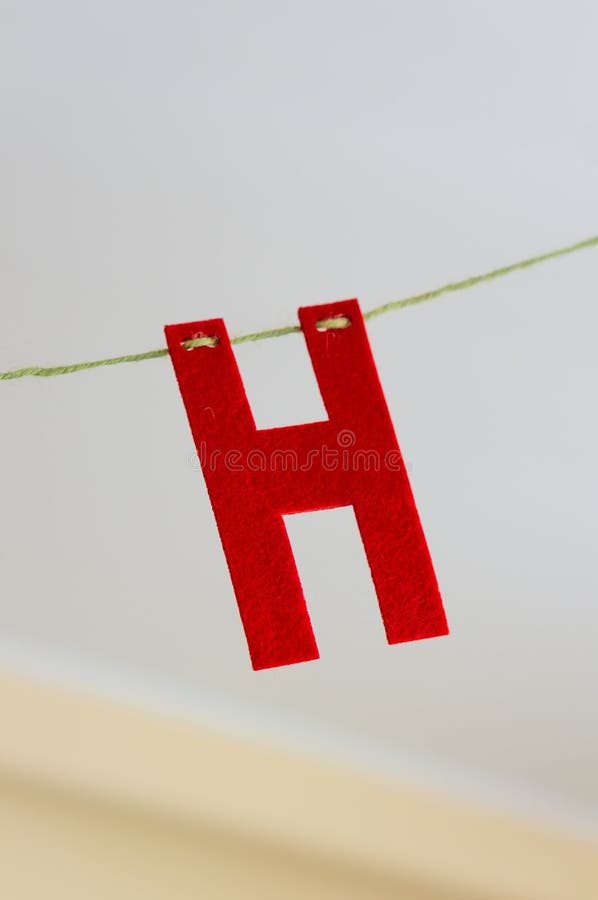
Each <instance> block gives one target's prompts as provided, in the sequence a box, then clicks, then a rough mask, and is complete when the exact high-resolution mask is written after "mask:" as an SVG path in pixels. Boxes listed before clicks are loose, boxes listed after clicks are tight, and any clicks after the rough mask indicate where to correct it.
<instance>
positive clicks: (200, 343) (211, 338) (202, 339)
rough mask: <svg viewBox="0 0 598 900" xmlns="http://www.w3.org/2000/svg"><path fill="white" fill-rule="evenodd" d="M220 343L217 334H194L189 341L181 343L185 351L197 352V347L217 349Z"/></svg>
mask: <svg viewBox="0 0 598 900" xmlns="http://www.w3.org/2000/svg"><path fill="white" fill-rule="evenodd" d="M219 343H220V338H218V337H216V335H215V334H212V335H209V334H194V335H193V337H192V338H190V339H189V340H188V341H181V346H182V347H184V348H185V350H195V349H196V348H197V347H217V346H218V344H219Z"/></svg>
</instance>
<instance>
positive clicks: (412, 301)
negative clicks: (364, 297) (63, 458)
mask: <svg viewBox="0 0 598 900" xmlns="http://www.w3.org/2000/svg"><path fill="white" fill-rule="evenodd" d="M597 244H598V235H597V236H596V237H591V238H587V239H586V240H584V241H578V242H577V243H575V244H569V245H568V246H567V247H560V248H559V249H558V250H551V251H550V252H549V253H541V254H540V255H539V256H531V257H530V258H529V259H523V260H521V261H520V262H516V263H511V265H509V266H503V267H502V268H500V269H493V270H492V271H491V272H485V273H484V274H483V275H472V276H470V277H469V278H465V279H463V281H453V282H449V283H448V284H445V285H443V286H442V287H439V288H435V289H434V290H433V291H426V292H425V293H423V294H414V295H413V296H412V297H405V298H404V299H402V300H391V301H390V302H389V303H383V304H382V305H381V306H376V307H374V309H370V310H369V311H368V312H366V313H364V316H363V317H364V319H366V320H369V319H375V318H376V317H377V316H381V315H384V313H387V312H392V311H393V310H396V309H405V308H406V307H407V306H417V305H418V304H419V303H426V302H427V301H428V300H434V299H436V298H437V297H442V296H443V295H444V294H452V293H455V292H456V291H464V290H466V289H467V288H471V287H475V285H477V284H481V283H482V282H484V281H494V279H496V278H502V277H503V276H504V275H510V274H511V273H512V272H518V271H520V270H521V269H529V268H530V267H531V266H536V265H538V263H542V262H546V261H547V260H549V259H556V258H557V257H559V256H567V255H568V254H569V253H575V252H576V251H577V250H584V249H586V248H587V247H595V246H596V245H597ZM323 321H324V320H323ZM336 327H339V326H338V325H337V326H336ZM299 331H301V328H300V326H299V325H286V326H285V327H283V328H269V329H267V330H265V331H254V332H252V333H250V334H241V335H238V336H237V337H234V338H232V341H231V343H232V344H247V343H250V342H253V341H263V340H265V339H266V338H276V337H282V336H283V335H285V334H295V333H296V332H299ZM161 356H168V350H167V349H166V347H164V348H161V349H159V350H146V351H145V353H129V354H127V355H126V356H114V357H111V358H109V359H94V360H91V361H89V362H81V363H74V364H73V365H70V366H50V367H45V368H44V367H42V366H29V367H27V368H25V369H13V370H12V371H10V372H0V381H10V380H12V379H13V378H25V376H27V375H34V376H37V377H42V378H48V377H50V376H53V375H69V374H70V373H71V372H83V371H85V369H97V368H100V367H101V366H118V365H120V364H121V363H129V362H142V360H145V359H158V358H159V357H161Z"/></svg>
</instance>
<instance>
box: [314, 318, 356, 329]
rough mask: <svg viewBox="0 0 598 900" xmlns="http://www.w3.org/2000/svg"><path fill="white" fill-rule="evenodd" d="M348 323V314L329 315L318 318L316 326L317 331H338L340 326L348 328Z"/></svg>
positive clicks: (349, 320) (349, 322)
mask: <svg viewBox="0 0 598 900" xmlns="http://www.w3.org/2000/svg"><path fill="white" fill-rule="evenodd" d="M350 324H351V319H350V318H349V316H343V315H340V316H331V317H330V318H329V319H319V320H318V321H317V322H316V328H317V329H318V331H338V330H339V329H341V328H348V327H349V325H350Z"/></svg>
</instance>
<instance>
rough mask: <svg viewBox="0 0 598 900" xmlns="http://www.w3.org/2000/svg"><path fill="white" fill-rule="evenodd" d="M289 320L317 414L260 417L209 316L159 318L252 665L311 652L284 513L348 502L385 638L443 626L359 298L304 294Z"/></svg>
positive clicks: (221, 331) (314, 654)
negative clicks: (262, 420) (268, 422)
mask: <svg viewBox="0 0 598 900" xmlns="http://www.w3.org/2000/svg"><path fill="white" fill-rule="evenodd" d="M299 320H300V323H301V328H302V331H303V335H304V338H305V341H306V343H307V348H308V351H309V355H310V357H311V362H312V365H313V368H314V371H315V375H316V378H317V381H318V385H319V387H320V392H321V394H322V398H323V401H324V405H325V407H326V410H327V413H328V419H327V420H325V421H322V422H311V423H309V424H305V425H294V426H288V427H281V428H266V429H258V428H256V425H255V421H254V418H253V415H252V412H251V409H250V407H249V403H248V401H247V396H246V394H245V389H244V387H243V383H242V380H241V376H240V374H239V370H238V367H237V364H236V361H235V357H234V353H233V350H232V347H231V344H230V340H229V338H228V335H227V332H226V328H225V325H224V322H223V321H222V319H210V320H206V321H202V322H192V323H188V324H183V325H168V326H166V328H165V332H166V339H167V343H168V348H169V351H170V356H171V359H172V362H173V365H174V370H175V373H176V377H177V380H178V384H179V388H180V391H181V394H182V397H183V402H184V404H185V408H186V411H187V417H188V419H189V423H190V426H191V431H192V433H193V438H194V440H195V444H196V446H197V449H198V453H199V456H200V460H201V465H202V469H203V473H204V477H205V481H206V485H207V488H208V492H209V495H210V500H211V503H212V507H213V510H214V515H215V517H216V523H217V525H218V529H219V532H220V539H221V541H222V546H223V548H224V553H225V555H226V560H227V563H228V567H229V570H230V575H231V579H232V583H233V587H234V591H235V595H236V598H237V603H238V606H239V612H240V615H241V619H242V622H243V627H244V629H245V635H246V638H247V643H248V646H249V653H250V656H251V661H252V664H253V668H254V669H263V668H268V667H272V666H283V665H288V664H289V663H296V662H301V661H304V660H309V659H317V658H318V656H319V654H318V647H317V644H316V639H315V637H314V633H313V629H312V626H311V621H310V618H309V613H308V610H307V606H306V603H305V598H304V595H303V591H302V588H301V583H300V581H299V576H298V573H297V568H296V565H295V560H294V557H293V552H292V549H291V546H290V543H289V539H288V535H287V531H286V528H285V524H284V521H283V518H282V517H283V515H285V514H288V513H296V512H305V511H308V510H317V509H330V508H332V507H337V506H352V507H353V509H354V512H355V517H356V519H357V525H358V527H359V531H360V534H361V538H362V540H363V544H364V548H365V552H366V556H367V560H368V563H369V566H370V570H371V573H372V579H373V582H374V586H375V589H376V594H377V597H378V603H379V606H380V612H381V615H382V620H383V623H384V628H385V631H386V636H387V639H388V642H389V643H390V644H396V643H400V642H404V641H415V640H419V639H421V638H429V637H435V636H438V635H443V634H447V633H448V628H447V623H446V618H445V614H444V609H443V606H442V600H441V597H440V593H439V590H438V585H437V582H436V577H435V574H434V569H433V567H432V562H431V559H430V555H429V552H428V548H427V545H426V540H425V537H424V533H423V530H422V526H421V524H420V520H419V516H418V513H417V510H416V507H415V503H414V500H413V495H412V493H411V488H410V485H409V480H408V478H407V473H406V471H405V467H404V465H403V462H402V458H401V455H400V450H399V447H398V444H397V439H396V437H395V433H394V429H393V426H392V422H391V419H390V415H389V413H388V409H387V406H386V401H385V399H384V394H383V393H382V388H381V386H380V382H379V380H378V374H377V372H376V367H375V364H374V360H373V357H372V353H371V350H370V346H369V342H368V338H367V333H366V330H365V324H364V321H363V318H362V316H361V312H360V309H359V305H358V303H357V301H356V300H346V301H341V302H339V303H328V304H323V305H319V306H307V307H303V308H302V309H300V310H299ZM330 320H333V321H332V324H331V322H330ZM198 338H204V339H206V340H205V343H204V344H203V345H202V346H194V347H192V348H189V347H188V346H186V345H188V342H189V341H194V340H196V339H198ZM208 339H209V340H208ZM273 374H275V373H273ZM231 461H232V462H231ZM340 628H342V620H340V619H339V629H340Z"/></svg>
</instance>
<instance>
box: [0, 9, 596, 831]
mask: <svg viewBox="0 0 598 900" xmlns="http://www.w3.org/2000/svg"><path fill="white" fill-rule="evenodd" d="M597 33H598V7H597V6H596V4H595V3H594V2H592V0H587V2H584V0H573V2H570V3H568V4H562V3H556V2H551V0H550V2H547V0H544V2H540V0H523V2H522V0H518V2H512V0H505V2H502V3H500V4H498V3H489V2H477V3H476V2H466V0H454V2H452V3H450V4H449V3H442V2H440V0H433V2H431V0H428V2H418V3H415V2H404V0H400V2H396V0H395V2H391V0H388V2H381V0H368V2H367V3H366V2H348V0H344V2H340V0H319V2H312V0H304V2H302V3H280V2H278V3H277V2H269V0H255V2H253V3H251V4H249V3H242V2H238V0H237V2H230V0H229V2H222V0H220V2H206V0H203V2H199V3H191V2H183V0H174V2H172V0H171V2H168V3H167V2H165V0H160V2H145V3H141V2H133V0H118V2H115V0H105V2H102V3H89V2H64V0H62V2H60V0H55V2H53V3H51V4H48V3H43V2H41V0H38V2H28V0H18V2H16V0H15V2H11V0H2V2H0V42H1V46H0V66H1V69H2V78H1V79H0V105H1V121H2V140H1V142H0V191H1V197H2V201H1V206H0V286H1V287H0V303H1V317H0V369H2V370H3V369H8V368H11V367H17V366H21V365H28V364H31V363H35V364H48V365H51V364H56V363H66V362H73V361H78V360H81V359H93V358H96V357H103V356H111V355H117V354H120V353H126V352H134V351H141V350H145V349H150V348H153V347H156V346H160V345H162V344H163V336H162V326H163V324H164V323H166V322H177V321H187V320H190V319H199V318H203V317H211V316H218V315H222V316H224V318H225V319H226V321H227V324H228V326H229V330H230V332H231V333H235V332H236V333H239V332H243V331H253V330H256V329H259V328H262V327H269V326H276V325H279V324H287V323H289V322H293V321H294V317H295V310H296V308H297V307H298V306H299V305H305V304H309V303H312V302H313V303H316V302H324V301H327V300H330V299H341V298H345V297H350V296H358V297H359V298H360V301H361V303H362V306H363V308H364V309H365V308H368V307H371V306H374V305H377V304H378V303H381V302H384V301H387V300H390V299H394V298H396V297H400V296H405V295H407V294H410V293H413V292H417V291H420V290H426V289H428V288H432V287H435V286H437V285H438V284H440V283H443V282H444V281H447V280H449V279H452V278H460V277H465V276H467V275H470V274H473V273H475V272H478V271H484V270H486V269H489V268H493V267H494V266H497V265H501V264H504V263H508V262H511V261H514V260H516V259H519V258H522V257H524V256H527V255H531V254H534V253H536V252H541V251H543V250H546V249H550V248H552V247H555V246H559V245H561V244H564V243H569V242H570V241H573V240H576V239H579V238H583V237H586V236H588V235H590V234H593V233H595V232H597V231H598V216H597V212H596V211H597V209H598V112H597V110H596V86H597V84H598V56H597V54H596V35H597ZM597 286H598V252H596V251H587V252H585V253H583V254H580V255H577V256H574V257H569V258H566V259H562V260H559V261H556V262H553V263H549V264H547V265H546V266H544V267H542V268H538V269H534V270H533V271H529V272H525V273H520V274H518V275H515V276H512V277H511V278H509V279H505V280H501V281H500V282H496V283H495V284H493V285H488V286H482V287H479V288H477V289H475V290H474V291H471V292H468V293H463V294H460V295H455V296H453V297H450V298H446V299H444V300H440V301H437V302H434V303H431V304H428V305H426V306H424V307H419V308H416V309H412V310H407V311H404V312H400V313H395V314H392V315H391V316H389V317H387V318H384V319H380V320H377V321H376V322H373V323H372V324H371V326H370V329H369V330H370V335H371V341H372V345H373V349H374V352H375V355H376V359H377V362H378V365H379V370H380V375H381V378H382V381H383V385H384V387H385V390H386V394H387V398H388V402H389V406H390V408H391V412H392V414H393V417H394V421H395V424H396V429H397V433H398V437H399V441H400V443H401V445H402V448H403V451H404V454H405V456H406V458H407V459H408V460H409V462H410V473H411V479H412V484H413V488H414V491H415V494H416V498H417V501H418V504H419V507H420V512H421V515H422V519H423V522H424V525H425V528H426V531H427V535H428V539H429V543H430V547H431V550H432V554H433V557H434V560H435V563H436V566H437V572H438V576H439V579H440V583H441V587H442V589H443V594H444V598H445V603H446V608H447V612H448V616H449V621H450V624H451V627H452V635H451V637H450V638H445V639H440V640H434V641H428V642H423V643H416V644H412V645H405V646H398V647H388V646H387V645H386V642H385V640H384V637H383V632H382V626H381V622H380V619H379V614H378V608H377V604H376V600H375V595H374V592H373V588H372V585H371V582H370V579H369V573H368V571H367V566H366V563H365V558H364V555H363V550H362V547H361V544H360V541H359V538H358V534H357V530H356V526H355V523H354V520H353V517H352V514H351V513H350V512H349V511H348V510H337V511H332V512H327V513H317V514H310V515H304V516H298V517H294V518H293V520H292V521H289V529H290V534H291V537H292V541H293V545H294V548H295V550H296V555H297V558H298V561H299V566H300V572H301V576H302V579H303V581H304V586H305V589H306V593H307V596H308V602H309V606H310V610H311V613H312V617H313V620H314V624H315V629H316V633H317V637H318V641H319V645H320V651H321V655H322V658H321V660H320V661H318V662H315V663H309V664H304V665H300V666H296V667H291V668H287V669H278V670H272V671H265V672H260V673H253V672H252V671H251V669H250V666H249V660H248V656H247V653H246V649H245V644H244V638H243V633H242V629H241V625H240V621H239V618H238V615H237V611H236V606H235V600H234V596H233V593H232V589H231V586H230V582H229V578H228V574H227V569H226V564H225V561H224V557H223V554H222V551H221V549H220V545H219V541H218V537H217V532H216V528H215V525H214V521H213V518H212V514H211V511H210V507H209V503H208V500H207V496H206V493H205V489H204V486H203V481H202V477H201V474H200V473H199V471H198V469H197V465H196V463H195V462H194V456H193V450H192V442H191V437H190V433H189V430H188V426H187V423H186V419H185V415H184V411H183V406H182V402H181V401H180V398H179V395H178V392H177V388H176V386H175V381H174V376H173V373H172V371H171V367H170V364H169V362H168V360H167V359H166V360H157V361H153V362H145V363H140V364H137V365H130V366H121V367H117V368H113V369H103V370H98V371H94V372H88V373H82V374H79V375H74V376H68V377H64V378H60V379H55V380H47V381H42V380H29V381H25V380H23V381H14V382H3V383H1V384H0V422H1V450H0V453H1V460H2V465H1V466H0V509H1V516H0V663H3V664H5V665H11V666H19V667H21V668H25V669H33V670H35V671H42V672H44V673H47V674H49V673H51V672H54V673H59V674H60V677H66V678H68V679H72V680H73V681H75V682H76V683H77V684H79V683H81V682H87V683H92V682H93V684H94V685H95V686H96V687H97V688H98V689H100V690H103V691H111V692H116V693H118V694H121V695H123V696H128V697H133V696H134V697H136V698H138V699H144V700H145V701H147V702H156V703H164V704H166V705H168V706H169V707H170V708H172V707H174V706H177V707H179V708H181V709H183V708H184V709H185V710H187V711H188V712H190V713H192V714H196V715H200V716H202V717H203V718H204V719H208V720H210V721H214V722H220V723H222V722H226V723H227V726H230V727H233V728H242V729H245V730H247V729H250V730H252V731H253V732H254V733H256V734H258V735H261V736H263V737H268V738H270V739H271V738H272V737H275V738H276V739H277V740H280V741H283V742H286V743H288V744H289V745H292V746H294V747H295V748H297V749H304V750H309V749H314V748H315V749H318V748H319V749H321V748H324V747H326V748H328V749H329V750H331V751H332V752H333V753H334V754H336V755H337V756H338V758H339V759H346V760H349V761H350V760H353V761H355V760H357V758H358V757H359V759H360V761H361V762H363V763H365V764H366V765H368V766H369V767H370V768H377V769H381V768H382V767H384V768H385V769H390V770H392V771H393V772H396V773H397V775H403V776H405V775H407V776H409V777H418V778H420V779H422V780H424V781H426V783H429V784H434V785H436V784H442V785H452V786H453V787H454V786H458V787H459V789H460V790H464V791H471V790H472V789H473V790H474V791H476V792H477V793H478V794H479V793H480V792H481V793H482V794H484V796H486V797H490V796H491V795H493V796H494V797H495V798H496V801H497V802H498V801H499V800H500V801H501V802H503V801H504V799H505V797H508V798H510V799H509V801H508V802H513V803H515V804H519V805H526V807H528V808H533V809H534V810H535V811H536V812H539V813H540V814H542V815H549V814H550V815H557V816H560V817H561V818H562V820H563V821H564V820H565V819H567V820H568V821H573V820H578V821H581V819H582V817H583V818H584V820H585V821H588V820H592V819H593V821H594V822H596V820H597V819H598V772H597V768H598V767H597V766H596V759H597V758H598V714H597V712H596V710H597V685H598V652H597V650H598V604H597V601H598V574H597V567H596V556H597V554H596V536H597V534H596V532H597V526H596V508H597V503H598V487H597V479H596V473H595V466H596V459H597V455H598V427H597V424H596V384H597V375H598V356H597V353H596V329H597V327H598V303H597ZM238 358H239V361H240V365H241V368H242V372H243V375H244V377H245V379H246V384H247V388H248V392H249V397H250V400H251V402H252V404H253V407H254V410H255V412H256V416H257V420H258V424H259V425H261V426H269V425H273V424H282V423H295V422H298V421H301V420H309V419H313V418H317V417H320V416H321V414H322V407H321V402H320V400H319V397H318V396H317V389H316V386H315V381H314V378H313V375H312V373H311V370H310V368H309V364H308V362H307V355H306V352H305V349H304V347H303V345H302V341H301V338H300V336H291V337H287V338H284V339H281V340H279V341H272V342H265V343H261V344H259V345H252V346H245V347H241V348H238ZM273 373H275V377H273ZM339 613H342V616H343V619H344V627H343V631H342V633H339V632H338V630H337V629H336V628H335V625H334V622H335V620H336V617H337V616H338V614H339Z"/></svg>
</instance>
